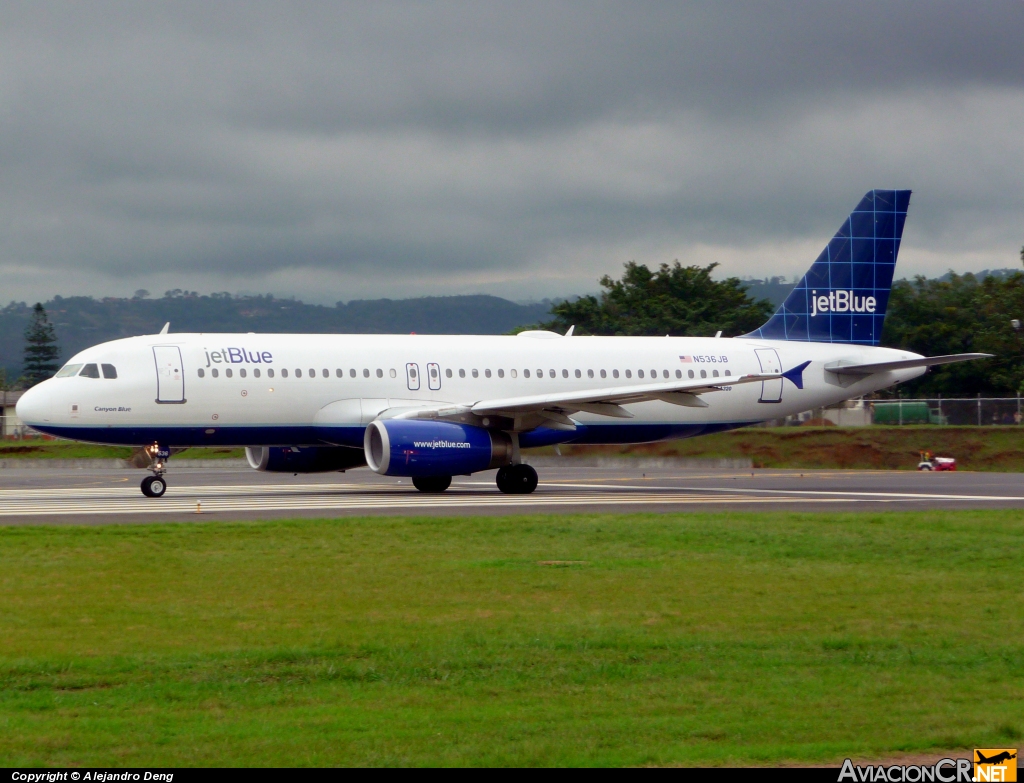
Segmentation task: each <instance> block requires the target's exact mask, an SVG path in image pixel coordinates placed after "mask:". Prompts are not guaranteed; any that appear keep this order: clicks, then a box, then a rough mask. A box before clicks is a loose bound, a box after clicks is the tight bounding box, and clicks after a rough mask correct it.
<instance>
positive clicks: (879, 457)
mask: <svg viewBox="0 0 1024 783" xmlns="http://www.w3.org/2000/svg"><path fill="white" fill-rule="evenodd" d="M926 449H927V450H929V451H931V452H932V453H933V454H935V455H937V456H943V457H955V458H956V460H957V464H958V467H959V468H960V469H962V470H994V471H1022V472H1024V426H1022V427H939V426H917V427H914V426H906V427H770V428H769V427H765V428H761V427H758V428H746V429H740V430H733V431H732V432H723V433H718V434H716V435H705V436H701V437H697V438H688V439H686V440H679V441H665V442H662V443H645V444H640V445H635V446H611V447H609V446H562V447H561V449H560V450H561V452H562V454H565V455H570V454H573V455H588V456H590V455H597V454H602V455H612V454H616V455H636V456H645V457H655V456H657V457H750V458H751V460H752V461H753V463H754V467H759V468H862V469H872V468H873V469H886V470H893V469H896V470H900V469H903V470H913V469H915V468H916V467H917V463H918V461H919V460H918V454H919V452H920V451H923V450H926Z"/></svg>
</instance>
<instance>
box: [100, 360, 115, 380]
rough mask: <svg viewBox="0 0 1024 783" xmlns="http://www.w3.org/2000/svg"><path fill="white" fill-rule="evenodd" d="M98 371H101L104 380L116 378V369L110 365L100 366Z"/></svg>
mask: <svg viewBox="0 0 1024 783" xmlns="http://www.w3.org/2000/svg"><path fill="white" fill-rule="evenodd" d="M100 369H102V370H103V377H104V378H107V379H113V378H116V377H117V368H116V367H115V366H114V365H112V364H101V365H100Z"/></svg>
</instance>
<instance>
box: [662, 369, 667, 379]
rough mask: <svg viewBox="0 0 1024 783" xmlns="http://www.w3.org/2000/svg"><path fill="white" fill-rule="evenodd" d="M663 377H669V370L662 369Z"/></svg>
mask: <svg viewBox="0 0 1024 783" xmlns="http://www.w3.org/2000/svg"><path fill="white" fill-rule="evenodd" d="M661 377H662V378H667V377H668V370H662V371H661Z"/></svg>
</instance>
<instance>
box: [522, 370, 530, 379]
mask: <svg viewBox="0 0 1024 783" xmlns="http://www.w3.org/2000/svg"><path fill="white" fill-rule="evenodd" d="M523 377H524V378H529V377H530V371H529V370H523Z"/></svg>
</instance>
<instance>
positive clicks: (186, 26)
mask: <svg viewBox="0 0 1024 783" xmlns="http://www.w3.org/2000/svg"><path fill="white" fill-rule="evenodd" d="M0 14H2V18H3V19H4V26H3V28H2V29H0V43H2V46H0V138H2V143H0V169H2V170H3V171H4V177H3V179H2V180H0V226H2V228H3V231H2V232H0V274H2V275H3V276H4V278H5V279H6V280H8V281H10V289H11V291H12V292H15V293H16V294H17V295H19V296H46V295H49V294H51V293H54V292H57V291H60V292H61V293H64V294H68V293H73V292H74V291H69V290H68V289H67V288H66V286H68V285H73V286H76V287H80V290H83V291H85V292H88V293H123V292H125V291H129V292H130V290H133V289H134V288H135V287H138V285H141V282H140V281H142V280H144V279H157V280H167V281H169V282H168V287H183V288H189V289H197V288H198V289H201V290H202V289H207V290H208V289H209V288H228V289H229V290H240V289H250V290H252V289H255V290H275V291H276V292H277V293H281V294H288V293H296V294H299V295H302V296H306V297H309V298H312V299H317V300H320V301H334V300H335V299H338V298H347V297H348V296H349V295H352V296H355V295H359V296H367V295H392V296H397V295H410V294H415V293H418V292H425V291H430V292H439V293H443V292H455V291H463V290H467V288H466V287H467V286H469V287H470V289H469V290H490V291H493V292H497V293H504V294H506V295H511V296H516V294H517V293H518V294H519V295H522V296H543V295H548V294H565V293H571V292H572V291H573V290H577V291H578V290H586V289H591V288H593V287H594V280H596V278H597V277H598V276H599V275H600V274H601V273H603V272H606V271H614V270H615V269H616V268H617V267H618V266H619V264H621V262H622V261H624V260H626V259H627V258H637V260H641V261H646V262H648V263H657V262H659V261H662V260H669V259H670V258H671V257H676V256H681V257H686V258H688V259H690V260H700V257H701V255H700V254H701V252H705V255H706V257H709V258H710V257H714V258H715V259H721V260H722V261H723V269H725V270H726V271H728V272H730V273H737V274H767V273H772V271H773V270H771V269H765V268H763V263H762V264H758V263H756V262H755V261H753V260H752V259H754V258H756V257H757V256H758V254H759V253H760V252H761V251H760V248H762V247H767V246H774V247H776V248H783V247H796V246H797V245H800V243H806V242H810V241H812V240H813V241H814V242H816V243H819V244H823V243H824V241H825V240H826V239H827V236H828V234H829V233H830V232H831V231H832V230H833V229H834V228H835V225H836V224H837V223H838V220H839V219H841V217H842V216H843V215H844V214H845V213H846V211H848V210H849V208H850V207H851V206H852V205H853V204H854V203H855V202H856V200H857V199H858V198H859V196H860V195H861V194H862V193H863V192H864V191H866V190H867V189H869V188H871V187H876V186H877V187H889V186H898V187H903V186H910V187H913V188H915V190H916V195H915V198H914V202H913V206H912V211H913V214H912V219H911V222H910V224H909V225H908V235H907V245H908V246H909V245H911V244H913V245H914V246H915V247H917V248H920V254H919V256H918V261H917V262H916V263H919V264H930V265H934V264H937V263H947V262H948V263H950V264H953V265H956V264H960V265H962V266H970V265H972V264H973V265H979V264H988V265H993V264H992V263H990V261H991V260H992V259H997V258H1001V257H1003V256H1004V255H1007V254H1008V253H1009V252H1010V250H1011V249H1012V248H1013V247H1015V246H1019V244H1020V243H1021V242H1022V241H1024V240H1022V238H1021V236H1020V230H1019V215H1020V211H1021V207H1022V206H1024V185H1022V183H1024V177H1022V174H1024V164H1022V163H1021V161H1022V160H1024V156H1022V155H1021V152H1022V149H1021V147H1022V144H1021V141H1020V138H1021V135H1020V131H1019V129H1020V128H1021V121H1022V120H1024V85H1022V78H1024V76H1022V75H1024V47H1021V46H1020V43H1019V42H1020V40H1021V39H1022V33H1024V6H1022V5H1021V4H1020V3H1019V2H1003V3H998V2H993V3H984V4H964V3H941V2H886V3H875V2H858V3H836V4H823V3H818V2H808V3H785V4H781V3H778V4H770V3H715V4H693V5H687V4H680V3H653V2H652V3H629V4H624V3H618V4H597V3H591V4H587V5H582V6H581V5H580V4H578V3H537V4H527V3H517V4H514V5H509V4H498V3H494V4H485V3H474V4H469V3H465V4H430V5H427V4H412V3H373V4H366V3H354V4H342V3H323V4H311V3H305V4H303V3H283V2H277V3H233V2H219V3H216V4H210V3H187V2H179V3H168V4H146V5H141V4H137V3H99V2H97V3H90V4H81V3H53V4H47V3H39V2H32V3H0ZM701 248H704V249H705V251H702V250H701ZM642 254H649V255H646V256H644V255H642ZM809 260H810V259H809V258H796V259H793V260H792V262H791V264H790V265H791V267H793V269H795V268H796V267H803V266H806V264H807V263H808V262H809ZM910 260H911V266H912V264H913V263H915V262H914V261H913V254H911V259H910ZM1014 260H1015V259H1014V257H1013V256H1012V255H1011V256H1008V257H1007V258H1006V260H1005V261H1004V262H1002V263H1001V264H995V265H1009V264H1012V263H1013V262H1014ZM780 263H781V262H780ZM787 263H788V262H787ZM30 268H34V270H35V271H34V272H32V273H31V274H29V273H27V272H26V271H25V270H26V269H30ZM908 269H909V268H908ZM785 271H787V272H790V271H793V270H792V269H790V268H787V269H786V270H785ZM909 271H916V270H913V269H910V270H909ZM934 271H940V272H941V271H944V270H934ZM261 284H266V286H267V287H264V285H261ZM271 285H273V286H277V288H276V289H271V288H269V286H271ZM112 286H115V287H116V286H120V289H119V290H117V291H112V290H111V287H112ZM474 286H475V288H473V287H474ZM145 287H148V288H152V289H156V288H158V285H156V284H151V283H150V284H146V286H145ZM559 287H560V290H554V289H556V288H559ZM328 289H329V290H328ZM19 291H20V292H21V293H17V292H19Z"/></svg>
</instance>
